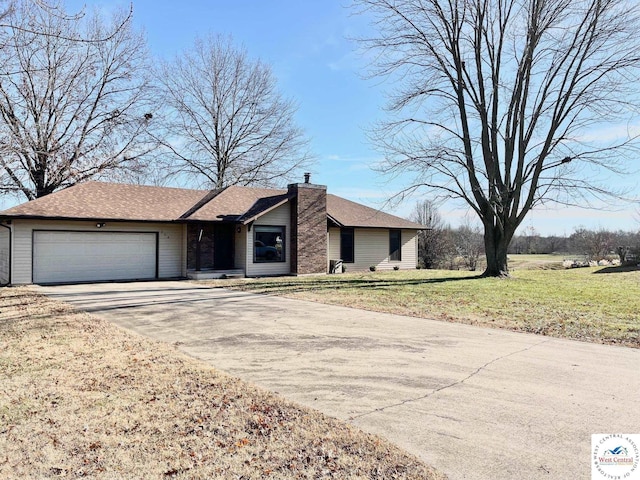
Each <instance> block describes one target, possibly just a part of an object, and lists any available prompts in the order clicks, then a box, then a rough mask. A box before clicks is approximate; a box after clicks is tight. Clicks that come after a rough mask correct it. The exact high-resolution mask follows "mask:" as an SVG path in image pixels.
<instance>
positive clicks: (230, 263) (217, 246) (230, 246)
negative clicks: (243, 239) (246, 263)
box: [213, 223, 235, 270]
mask: <svg viewBox="0 0 640 480" xmlns="http://www.w3.org/2000/svg"><path fill="white" fill-rule="evenodd" d="M234 242H235V225H233V224H228V223H222V224H219V225H216V226H215V228H214V230H213V265H214V268H215V269H216V270H229V269H231V268H233V267H234V263H235V262H234V259H233V254H234Z"/></svg>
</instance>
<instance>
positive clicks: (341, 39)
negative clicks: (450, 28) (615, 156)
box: [68, 0, 640, 235]
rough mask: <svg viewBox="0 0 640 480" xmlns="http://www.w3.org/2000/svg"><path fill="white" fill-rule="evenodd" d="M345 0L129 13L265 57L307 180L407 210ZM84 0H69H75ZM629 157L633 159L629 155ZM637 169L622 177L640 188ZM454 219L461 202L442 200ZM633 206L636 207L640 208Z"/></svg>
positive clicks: (170, 4)
mask: <svg viewBox="0 0 640 480" xmlns="http://www.w3.org/2000/svg"><path fill="white" fill-rule="evenodd" d="M348 3H349V0H210V1H204V0H182V1H176V0H135V1H134V21H135V23H136V25H137V26H139V27H141V28H143V29H144V30H145V31H146V34H147V38H148V42H149V47H150V50H151V52H152V53H153V54H154V55H156V56H159V57H171V56H173V55H175V54H176V53H178V52H179V51H180V50H182V49H184V48H188V47H189V46H190V45H191V44H192V43H193V40H194V38H195V36H196V35H206V34H207V33H209V32H212V33H223V34H231V35H232V36H233V38H234V40H235V41H236V42H237V43H241V44H243V45H244V46H245V47H246V48H247V50H248V52H249V54H250V55H251V56H253V57H259V58H260V59H262V60H264V61H265V62H268V63H270V64H271V66H272V68H273V71H274V74H275V76H276V77H277V79H278V85H279V88H280V90H281V92H282V93H283V94H284V95H286V96H290V97H293V98H294V99H295V100H296V101H297V102H298V104H299V110H298V114H297V121H298V123H299V125H300V126H301V127H303V128H304V129H305V131H306V133H307V134H308V136H309V137H310V139H311V149H312V152H313V153H314V154H315V156H316V158H317V163H316V165H315V167H314V168H313V169H312V173H313V177H312V181H313V182H314V183H319V184H324V185H327V186H328V189H329V191H330V192H331V193H334V194H337V195H340V196H343V197H346V198H350V199H352V200H354V201H358V202H361V203H365V204H367V205H371V206H373V207H376V208H379V207H384V208H385V209H386V210H387V211H390V212H392V213H396V214H398V215H401V216H407V215H409V214H410V212H411V211H412V210H413V207H414V205H415V202H416V201H417V200H418V199H417V198H416V199H412V200H409V201H407V202H405V203H404V204H401V205H399V206H396V207H392V206H390V205H386V204H385V200H387V199H388V198H389V197H390V196H391V195H393V193H395V192H397V191H398V190H400V189H401V188H402V186H403V183H402V181H395V182H392V183H389V181H388V179H386V178H385V177H383V176H381V175H380V174H378V173H376V172H374V171H372V170H371V169H370V166H371V165H374V164H376V163H377V162H379V161H380V154H379V153H378V152H376V151H375V150H374V149H373V147H372V146H371V145H370V144H369V143H368V139H367V136H366V133H365V129H366V128H367V126H369V125H370V124H371V123H372V122H373V121H374V120H376V119H379V118H382V117H383V115H384V113H383V112H382V110H381V107H382V106H383V104H384V102H385V97H384V90H385V89H386V88H388V87H389V85H385V84H382V85H381V84H380V81H379V80H378V81H376V80H365V79H364V78H362V74H363V72H364V69H365V66H366V60H364V59H363V58H362V56H361V55H360V54H359V53H358V52H357V46H356V45H355V44H354V42H353V41H352V40H350V38H353V37H354V36H356V35H358V33H362V32H363V31H364V29H366V28H367V23H366V20H365V19H364V18H361V17H358V16H354V15H353V12H352V10H350V9H349V8H348V7H347V5H348ZM83 4H84V2H80V1H75V0H74V1H71V2H69V3H68V5H69V7H70V8H71V9H72V10H75V9H77V8H80V7H82V5H83ZM128 4H129V2H127V1H120V0H115V1H104V2H100V1H97V2H86V5H87V6H88V7H89V8H92V7H93V6H99V7H101V8H105V9H109V8H111V7H113V6H117V5H120V6H127V5H128ZM633 167H636V166H635V165H634V166H633ZM639 179H640V174H639V175H636V176H634V177H632V178H627V179H626V180H625V181H626V182H628V184H629V185H630V186H631V187H632V188H634V189H635V191H636V192H638V191H639V190H640V188H639V187H638V185H639ZM635 210H636V208H635V207H633V206H628V205H621V206H619V209H618V211H615V212H606V211H600V210H593V211H590V210H585V209H576V208H562V207H554V208H553V209H550V210H540V211H537V212H533V213H532V214H530V217H529V218H528V219H527V220H525V222H524V225H523V226H522V227H521V228H524V227H528V226H533V227H534V228H535V229H536V230H537V231H538V232H540V233H541V234H567V235H569V234H571V232H572V231H573V228H574V227H577V226H581V225H582V226H586V227H588V228H599V227H604V228H611V229H637V228H639V227H640V218H634V213H635ZM440 211H441V213H442V215H443V216H444V218H445V220H446V221H447V222H449V223H451V224H452V225H454V226H455V225H457V224H458V223H460V221H461V219H462V218H463V216H464V215H465V210H464V209H456V208H454V207H453V206H449V205H444V206H442V207H441V209H440ZM637 216H638V215H636V217H637Z"/></svg>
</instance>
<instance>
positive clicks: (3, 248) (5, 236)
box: [0, 226, 11, 285]
mask: <svg viewBox="0 0 640 480" xmlns="http://www.w3.org/2000/svg"><path fill="white" fill-rule="evenodd" d="M10 262H11V230H9V229H8V228H6V227H5V226H2V227H0V285H6V284H7V283H9V282H10V281H11V279H10V278H9V270H10V269H9V265H10Z"/></svg>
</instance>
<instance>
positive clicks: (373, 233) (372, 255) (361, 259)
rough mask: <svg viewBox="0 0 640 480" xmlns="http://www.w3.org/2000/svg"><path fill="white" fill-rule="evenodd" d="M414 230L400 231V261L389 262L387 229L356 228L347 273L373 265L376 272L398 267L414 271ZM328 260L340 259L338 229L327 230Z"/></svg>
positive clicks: (415, 247) (415, 258) (415, 246)
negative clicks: (352, 256)
mask: <svg viewBox="0 0 640 480" xmlns="http://www.w3.org/2000/svg"><path fill="white" fill-rule="evenodd" d="M416 234H417V232H416V231H415V230H402V237H401V240H402V241H401V243H402V261H399V262H397V261H389V229H387V228H356V229H355V239H354V250H355V255H354V256H355V258H354V263H347V264H345V267H346V268H347V272H353V271H362V270H368V269H369V267H370V266H372V265H375V267H376V269H377V270H392V269H393V267H394V266H396V265H397V266H398V267H399V268H400V269H402V270H407V269H415V268H416V261H417V254H416V249H417V245H416ZM328 250H329V260H333V259H338V258H340V229H339V228H331V229H329V249H328Z"/></svg>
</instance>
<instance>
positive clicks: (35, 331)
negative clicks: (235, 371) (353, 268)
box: [0, 288, 443, 479]
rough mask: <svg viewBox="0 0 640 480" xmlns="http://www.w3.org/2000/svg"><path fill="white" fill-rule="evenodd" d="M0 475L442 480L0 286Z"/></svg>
mask: <svg viewBox="0 0 640 480" xmlns="http://www.w3.org/2000/svg"><path fill="white" fill-rule="evenodd" d="M0 477H1V478H58V477H65V478H79V477H91V478H98V479H111V478H114V479H115V478H118V479H119V478H128V479H131V478H189V479H197V478H203V479H204V478H225V479H226V478H243V479H254V478H255V479H257V478H275V479H293V478H296V479H303V478H304V479H306V478H309V479H311V478H380V479H383V478H384V479H388V478H415V479H418V478H419V479H436V478H443V477H442V476H441V475H440V474H438V473H436V472H434V471H433V470H432V469H431V468H429V467H427V466H425V465H424V464H423V463H421V462H420V461H419V460H417V459H416V458H414V457H411V456H409V455H408V454H406V453H404V452H403V451H401V450H399V449H398V448H396V447H394V446H393V445H390V444H389V443H388V442H386V441H384V440H382V439H380V438H378V437H375V436H373V435H369V434H365V433H363V432H361V431H359V430H357V429H355V428H352V427H350V426H348V425H346V424H344V423H342V422H339V421H337V420H335V419H332V418H329V417H326V416H324V415H322V414H320V413H318V412H315V411H313V410H309V409H305V408H302V407H300V406H297V405H294V404H292V403H290V402H287V401H285V400H284V399H282V398H279V397H277V396H275V395H273V394H271V393H268V392H266V391H263V390H260V389H258V388H256V387H253V386H250V385H247V384H245V383H243V382H242V381H240V380H238V379H235V378H232V377H229V376H227V375H224V374H222V373H220V372H218V371H216V370H214V369H212V368H210V367H207V366H205V365H203V364H202V363H199V362H197V361H196V360H193V359H191V358H188V357H185V356H184V355H182V354H181V353H178V352H177V351H176V350H174V349H173V348H172V347H171V346H169V345H164V344H160V343H157V342H153V341H150V340H147V339H144V338H141V337H137V336H133V335H132V334H130V333H128V332H125V331H123V330H121V329H119V328H117V327H115V326H113V325H111V324H109V323H108V322H105V321H101V320H99V319H97V318H94V317H91V316H90V315H88V314H85V313H81V312H77V311H74V310H73V309H72V307H70V306H68V305H66V304H62V303H60V302H56V301H53V300H51V299H48V298H46V297H43V296H40V295H37V294H35V293H34V292H33V291H31V290H30V289H28V288H11V289H8V288H4V289H2V290H1V291H0Z"/></svg>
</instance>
